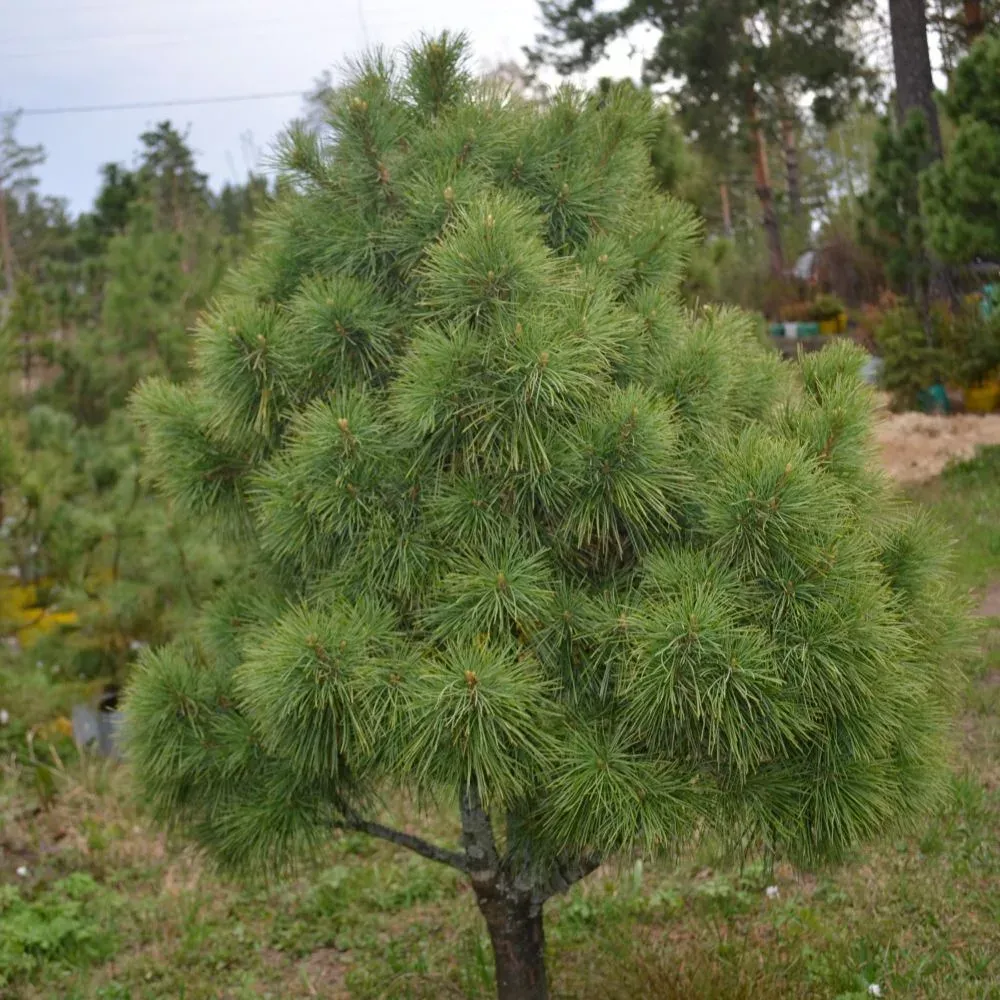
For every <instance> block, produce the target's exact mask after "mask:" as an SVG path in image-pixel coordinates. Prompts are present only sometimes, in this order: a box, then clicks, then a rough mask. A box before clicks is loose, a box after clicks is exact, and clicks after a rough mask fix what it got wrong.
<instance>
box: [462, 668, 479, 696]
mask: <svg viewBox="0 0 1000 1000" xmlns="http://www.w3.org/2000/svg"><path fill="white" fill-rule="evenodd" d="M465 683H466V684H467V685H468V687H469V690H470V691H474V690H475V688H476V685H477V684H478V683H479V678H478V677H477V676H476V673H475V671H474V670H466V671H465Z"/></svg>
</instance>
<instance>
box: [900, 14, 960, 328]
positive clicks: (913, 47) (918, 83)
mask: <svg viewBox="0 0 1000 1000" xmlns="http://www.w3.org/2000/svg"><path fill="white" fill-rule="evenodd" d="M889 25H890V30H891V34H892V63H893V70H894V72H895V77H896V112H897V114H898V116H899V121H900V123H902V122H905V121H906V119H907V118H908V117H909V115H910V112H911V111H913V110H914V109H917V110H920V111H921V112H923V115H924V118H925V119H926V121H927V125H928V132H929V133H930V137H931V156H930V161H931V162H932V161H933V160H939V159H941V157H942V156H943V155H944V147H943V146H942V143H941V123H940V121H939V120H938V111H937V105H936V104H935V103H934V77H933V75H932V73H931V54H930V46H929V45H928V42H927V10H926V7H925V0H889ZM926 165H927V164H925V166H926ZM926 254H927V260H928V264H929V267H930V281H929V283H928V288H927V296H926V298H927V300H928V305H929V302H931V301H934V300H944V301H949V302H954V300H955V297H956V292H955V284H954V282H953V281H952V276H951V273H950V272H949V270H948V268H947V267H946V266H945V264H944V263H943V262H942V261H940V260H939V259H938V258H937V256H936V255H935V254H934V253H933V252H931V251H930V250H929V249H928V250H927V251H926ZM922 311H923V313H924V326H925V330H926V333H927V338H928V341H930V339H931V327H930V312H929V308H927V306H925V307H924V308H923V309H922Z"/></svg>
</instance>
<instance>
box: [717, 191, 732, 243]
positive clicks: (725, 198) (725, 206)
mask: <svg viewBox="0 0 1000 1000" xmlns="http://www.w3.org/2000/svg"><path fill="white" fill-rule="evenodd" d="M719 197H720V199H721V200H722V232H723V235H724V236H727V237H728V236H732V235H733V213H732V210H731V209H730V207H729V185H728V184H727V183H726V182H725V181H723V182H722V183H721V184H720V185H719Z"/></svg>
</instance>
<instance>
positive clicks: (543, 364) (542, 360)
mask: <svg viewBox="0 0 1000 1000" xmlns="http://www.w3.org/2000/svg"><path fill="white" fill-rule="evenodd" d="M538 366H539V367H540V368H548V367H549V352H548V351H542V353H541V354H539V355H538Z"/></svg>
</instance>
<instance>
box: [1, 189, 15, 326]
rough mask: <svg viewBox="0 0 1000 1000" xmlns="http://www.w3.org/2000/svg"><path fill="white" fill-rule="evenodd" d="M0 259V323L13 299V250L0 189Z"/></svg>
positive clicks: (2, 194)
mask: <svg viewBox="0 0 1000 1000" xmlns="http://www.w3.org/2000/svg"><path fill="white" fill-rule="evenodd" d="M0 257H3V280H4V298H3V308H2V309H0V322H2V321H4V320H6V319H7V312H8V310H9V309H10V304H11V302H12V301H13V299H14V249H13V247H12V246H11V245H10V226H9V223H8V221H7V192H6V191H5V190H4V189H3V188H2V187H0Z"/></svg>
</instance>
